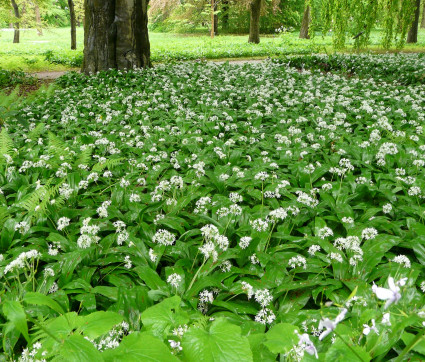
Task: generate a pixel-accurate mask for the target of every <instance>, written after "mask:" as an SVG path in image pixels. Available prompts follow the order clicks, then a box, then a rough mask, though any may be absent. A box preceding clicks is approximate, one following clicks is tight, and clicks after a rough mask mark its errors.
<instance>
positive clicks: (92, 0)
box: [83, 0, 151, 74]
mask: <svg viewBox="0 0 425 362" xmlns="http://www.w3.org/2000/svg"><path fill="white" fill-rule="evenodd" d="M147 3H148V2H147V0H85V17H84V30H85V32H84V62H83V71H84V72H85V73H86V74H88V73H90V72H91V73H95V72H97V71H100V70H108V69H111V68H116V69H131V68H135V67H136V68H140V67H148V66H150V65H151V63H150V44H149V36H148V13H147V5H148V4H147Z"/></svg>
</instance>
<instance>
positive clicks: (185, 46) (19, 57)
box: [0, 28, 425, 73]
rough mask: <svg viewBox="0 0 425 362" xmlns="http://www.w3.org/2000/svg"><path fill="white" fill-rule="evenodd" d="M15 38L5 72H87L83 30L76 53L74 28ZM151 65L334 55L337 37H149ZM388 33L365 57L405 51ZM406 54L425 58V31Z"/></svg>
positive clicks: (6, 36)
mask: <svg viewBox="0 0 425 362" xmlns="http://www.w3.org/2000/svg"><path fill="white" fill-rule="evenodd" d="M12 36H13V34H12V33H11V32H10V31H8V32H2V31H0V68H2V69H6V70H18V69H19V70H22V71H25V72H31V73H34V72H45V71H48V72H50V71H55V72H56V71H67V70H71V69H77V68H79V67H81V64H82V59H83V47H84V44H83V39H84V33H83V29H82V28H78V29H77V50H70V49H69V48H70V44H69V43H70V39H69V28H50V29H45V31H44V35H43V36H42V37H39V36H38V35H37V33H36V31H35V30H34V29H30V30H25V31H22V32H21V43H20V44H13V43H12ZM149 38H150V43H151V60H152V62H153V63H154V64H155V63H164V62H167V63H170V62H173V61H185V60H199V59H202V60H219V59H249V58H252V59H257V58H267V57H275V56H277V57H279V56H286V55H290V54H298V55H299V54H317V53H329V54H330V53H333V52H334V49H333V43H332V37H331V36H330V35H329V34H326V35H324V36H322V34H320V33H317V34H316V36H315V37H314V38H313V39H310V40H306V39H299V37H298V32H292V33H285V34H284V35H282V34H280V35H279V34H267V35H266V34H262V35H261V42H260V44H250V43H248V36H247V35H230V34H226V35H219V36H216V37H215V38H214V39H211V38H210V37H209V36H207V35H201V34H198V35H193V34H190V36H188V34H175V33H157V32H149ZM380 44H382V32H381V31H380V30H374V31H373V32H372V34H371V38H370V45H369V46H368V47H367V48H366V49H363V51H364V52H371V53H382V52H384V53H386V52H388V51H389V52H394V51H400V50H399V49H395V47H392V48H391V49H389V50H386V49H383V48H382V46H381V45H380ZM402 51H403V52H425V29H420V30H419V35H418V43H417V44H414V45H410V44H409V45H407V44H406V46H405V47H404V48H403V49H402ZM344 52H347V53H351V52H354V49H353V44H352V39H347V48H346V49H345V50H344Z"/></svg>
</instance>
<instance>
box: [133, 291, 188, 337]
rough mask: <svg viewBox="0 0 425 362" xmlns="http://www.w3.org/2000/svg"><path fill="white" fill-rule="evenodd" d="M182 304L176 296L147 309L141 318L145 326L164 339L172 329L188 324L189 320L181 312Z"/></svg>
mask: <svg viewBox="0 0 425 362" xmlns="http://www.w3.org/2000/svg"><path fill="white" fill-rule="evenodd" d="M180 302H181V299H180V297H179V296H177V295H176V296H174V297H171V298H168V299H165V300H163V301H162V302H161V303H158V304H156V305H154V306H152V307H150V308H148V309H146V310H145V311H144V312H143V313H142V314H141V316H140V318H141V320H142V322H143V325H144V326H145V327H146V328H147V329H148V330H151V331H152V334H153V335H154V336H158V337H163V336H165V335H166V334H168V331H169V330H170V329H171V328H172V327H177V326H179V325H180V324H185V323H187V322H188V320H189V318H188V316H187V313H185V312H183V311H182V310H181V308H180Z"/></svg>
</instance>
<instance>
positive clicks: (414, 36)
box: [407, 0, 421, 43]
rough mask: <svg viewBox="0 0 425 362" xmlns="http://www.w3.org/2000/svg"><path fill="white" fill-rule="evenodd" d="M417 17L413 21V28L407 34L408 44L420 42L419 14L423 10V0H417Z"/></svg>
mask: <svg viewBox="0 0 425 362" xmlns="http://www.w3.org/2000/svg"><path fill="white" fill-rule="evenodd" d="M415 3H416V9H415V17H414V19H413V23H412V27H411V28H410V30H409V33H408V34H407V43H417V42H418V25H419V12H420V10H421V0H416V1H415Z"/></svg>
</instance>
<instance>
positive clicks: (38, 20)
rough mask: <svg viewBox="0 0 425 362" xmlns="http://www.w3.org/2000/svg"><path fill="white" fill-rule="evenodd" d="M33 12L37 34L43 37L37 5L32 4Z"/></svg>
mask: <svg viewBox="0 0 425 362" xmlns="http://www.w3.org/2000/svg"><path fill="white" fill-rule="evenodd" d="M34 11H35V21H36V23H37V34H38V35H39V36H41V35H43V27H42V25H41V16H40V8H39V6H38V4H37V3H34Z"/></svg>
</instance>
